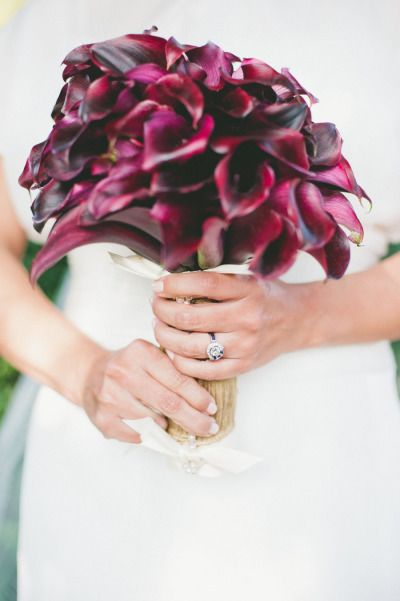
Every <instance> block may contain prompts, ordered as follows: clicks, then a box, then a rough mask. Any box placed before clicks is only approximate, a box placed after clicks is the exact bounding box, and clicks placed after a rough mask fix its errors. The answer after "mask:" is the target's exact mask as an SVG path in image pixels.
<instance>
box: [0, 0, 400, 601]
mask: <svg viewBox="0 0 400 601" xmlns="http://www.w3.org/2000/svg"><path fill="white" fill-rule="evenodd" d="M367 4H368V7H367ZM339 5H340V6H341V8H339ZM396 6H397V2H396V1H395V0H394V1H393V2H391V1H390V0H383V2H381V3H380V4H379V12H378V8H376V7H375V4H373V3H370V4H369V3H363V10H362V14H358V13H359V12H360V8H361V7H360V3H359V2H358V1H354V2H349V1H347V2H346V3H344V2H340V3H338V4H335V6H334V7H333V5H331V3H328V2H321V1H320V0H318V1H317V0H315V2H306V3H305V4H304V3H296V1H295V0H291V1H290V2H289V3H285V4H284V6H283V3H275V2H274V3H272V2H271V3H268V2H263V3H261V2H260V3H259V2H257V1H256V0H253V1H252V0H250V1H248V2H246V3H244V4H243V6H241V8H237V7H236V6H234V5H231V4H230V3H228V2H220V3H215V2H211V1H207V2H188V1H186V2H183V1H180V0H174V1H172V2H167V3H163V2H156V1H155V0H151V1H150V2H146V3H145V5H144V6H140V7H139V5H138V6H132V2H130V1H128V0H127V1H126V2H118V1H114V2H106V1H105V0H103V1H100V0H96V1H95V0H88V1H86V2H83V1H80V0H69V1H67V0H65V1H61V0H59V1H58V2H51V0H32V1H31V2H28V5H27V6H26V8H25V9H24V10H23V11H22V12H21V13H19V14H18V15H17V16H16V18H15V19H14V20H13V22H11V23H10V24H9V25H8V27H7V29H6V30H5V31H4V32H1V33H0V39H1V44H4V46H3V45H1V51H2V53H1V54H0V65H1V68H2V72H1V77H2V83H4V82H8V83H7V86H8V87H7V86H6V87H5V88H3V89H5V92H6V94H4V91H3V92H2V95H3V97H2V98H1V99H0V107H1V116H0V119H1V127H2V130H1V136H0V137H1V138H2V139H1V141H0V149H1V152H2V153H3V154H4V156H5V158H6V165H7V170H8V175H9V180H10V187H11V189H12V193H13V196H14V199H15V206H16V209H17V211H18V214H19V216H20V218H21V222H22V223H23V224H24V226H25V227H26V230H27V232H28V231H29V233H30V235H31V233H32V230H31V228H30V225H29V219H30V217H29V199H28V197H27V196H26V195H25V193H24V191H20V190H19V189H18V187H17V186H16V184H15V179H16V176H17V174H18V171H19V170H20V169H21V167H22V165H23V162H24V158H25V155H26V153H27V151H28V149H29V147H30V146H31V145H32V144H33V143H35V142H37V141H39V140H40V139H42V138H43V137H44V136H45V135H46V134H47V131H48V128H49V122H48V121H47V120H46V119H47V116H48V114H49V112H50V107H51V103H52V101H54V99H55V97H56V96H57V92H58V89H59V84H60V82H61V75H60V69H59V68H58V64H59V62H60V60H61V59H62V57H63V55H64V54H65V53H66V52H67V51H68V50H69V49H70V47H72V46H73V45H77V44H79V43H81V42H87V41H91V40H94V39H101V38H103V37H111V36H114V35H117V34H122V33H124V32H127V31H136V32H137V31H141V30H142V29H143V28H144V27H149V26H151V25H152V24H153V23H156V24H158V25H159V26H160V33H161V35H165V36H169V35H170V34H173V35H175V36H176V37H177V38H178V39H180V40H182V41H185V42H186V41H187V42H190V41H194V42H198V43H200V42H202V41H206V40H207V39H208V38H211V39H213V40H214V41H216V42H219V43H220V44H221V45H223V46H225V47H227V48H228V49H230V50H232V51H234V52H237V53H239V54H240V53H241V54H242V55H245V56H249V55H254V56H257V57H260V58H264V59H265V60H267V61H269V62H271V63H272V64H273V65H275V66H279V67H280V66H281V65H282V66H292V67H293V72H294V73H295V74H296V75H297V76H298V77H299V79H300V80H301V81H303V80H304V83H305V85H307V86H308V87H310V88H311V89H312V91H313V92H314V91H315V93H316V94H317V95H318V96H319V97H320V98H321V102H322V107H321V108H317V109H316V118H317V119H319V120H324V119H332V120H334V121H336V122H337V123H338V125H339V128H340V129H341V131H342V133H343V135H344V138H345V153H346V155H347V156H348V157H349V159H350V160H351V161H352V163H353V164H354V166H355V170H356V174H357V175H358V177H359V180H360V182H361V183H362V184H363V185H364V186H365V187H366V189H367V190H368V192H369V193H370V194H371V196H372V197H373V198H374V199H375V206H374V209H373V213H372V215H371V216H368V215H364V216H363V217H362V218H363V221H364V222H365V223H366V224H367V227H366V242H365V245H364V247H362V248H355V249H354V251H353V258H352V262H351V270H352V271H356V270H359V269H364V268H367V267H369V266H370V265H372V264H374V263H375V262H376V261H377V260H378V259H379V257H380V256H382V255H383V254H384V252H385V249H386V246H387V243H388V241H389V240H390V239H394V236H396V235H397V237H398V239H399V238H400V226H399V222H400V211H399V208H398V202H399V199H398V197H397V195H398V193H399V192H398V191H399V185H398V184H399V175H398V156H399V148H398V139H399V133H400V132H399V118H398V111H397V108H396V104H395V103H397V102H398V96H399V91H400V90H399V82H398V79H397V80H396V81H395V74H396V66H395V65H394V64H393V62H394V61H395V60H398V54H397V59H396V57H395V55H392V54H391V52H392V47H393V52H394V49H395V48H396V44H397V36H396V27H397V25H396V23H398V20H396V18H395V17H396V10H397V9H396ZM342 11H343V13H342ZM344 15H345V16H344ZM342 19H344V21H343V20H342ZM1 36H2V37H1ZM3 49H4V50H7V53H8V54H7V56H5V54H4V53H3ZM11 57H12V58H11ZM391 61H392V63H391ZM4 96H5V97H4ZM318 111H319V112H318ZM5 116H7V118H5ZM396 220H397V221H396ZM109 248H111V247H109V246H107V245H94V246H91V247H86V248H81V249H78V250H76V251H74V252H72V253H71V254H70V256H69V262H70V272H71V277H70V289H69V293H68V295H67V301H66V308H65V312H66V315H67V316H68V318H69V319H71V320H72V321H73V322H74V323H76V324H77V325H78V326H79V327H80V328H81V329H82V330H83V331H84V332H86V333H87V334H89V335H90V336H92V337H93V338H94V339H96V340H97V341H99V342H100V343H102V344H104V345H106V346H107V347H110V348H118V347H120V346H121V345H125V344H127V343H129V342H130V341H131V340H133V339H135V338H138V337H141V338H146V339H149V340H154V338H153V334H152V328H151V318H152V315H151V307H150V304H149V302H148V298H149V297H150V296H151V286H150V283H149V281H148V280H145V279H142V278H140V277H138V276H135V275H131V274H128V273H126V272H123V271H122V270H120V269H118V268H117V267H116V266H115V265H113V264H112V263H111V261H110V259H109V256H108V254H107V252H106V251H107V250H108V249H109ZM115 248H116V247H114V249H115ZM123 250H124V249H122V248H121V247H119V248H118V251H120V252H121V251H122V252H123ZM322 277H323V275H322V272H321V271H320V269H319V267H318V265H317V264H316V263H315V262H314V261H313V260H312V259H311V258H310V257H306V256H301V257H300V258H299V260H298V262H297V263H296V265H295V266H294V268H293V269H292V270H291V271H290V273H289V274H287V277H286V279H287V281H292V282H300V281H311V280H313V279H317V278H318V279H320V278H322ZM376 310H377V311H379V307H377V308H376ZM333 327H334V325H333ZM27 335H29V333H27ZM43 335H46V336H51V335H52V333H51V332H43ZM21 344H23V341H21ZM217 444H219V445H222V446H223V445H225V446H229V447H231V448H235V449H239V450H242V451H246V452H249V453H252V454H255V455H257V456H259V457H261V458H262V461H261V462H259V463H258V464H257V465H255V466H253V467H251V468H250V469H248V470H246V471H244V472H242V473H240V474H236V475H232V474H223V475H222V476H220V477H217V478H207V477H201V476H193V475H188V474H186V473H185V472H184V471H182V470H181V469H179V468H178V467H177V466H176V465H174V464H173V463H172V462H171V461H170V460H169V459H168V458H167V457H166V456H164V455H162V454H159V453H156V452H154V451H151V450H149V449H147V448H143V447H141V446H136V445H133V446H130V445H127V444H123V443H119V442H117V441H112V440H105V439H104V438H103V436H102V435H101V434H100V432H98V431H97V430H96V428H95V427H94V426H93V425H92V423H91V422H90V421H89V420H88V418H87V417H86V415H85V413H84V412H83V411H82V410H80V409H79V408H77V407H76V406H73V405H72V404H71V403H70V402H69V401H67V400H66V399H65V398H62V397H61V396H59V395H58V394H56V393H55V392H53V391H52V390H50V389H49V388H46V387H42V388H41V389H40V392H39V394H38V397H37V400H36V403H35V408H34V411H33V416H32V420H31V426H30V431H29V437H28V442H27V452H26V459H25V468H24V477H23V489H22V505H21V531H20V542H19V558H18V560H19V600H20V601H92V600H93V601H109V600H110V599H115V600H116V601H188V600H190V601H204V600H205V599H210V600H213V601H214V600H215V601H243V600H247V599H248V600H249V601H250V600H251V601H266V600H268V601H269V600H271V601H397V600H398V599H399V598H400V574H399V569H398V567H399V562H400V411H399V402H398V397H397V391H396V386H395V364H394V360H393V356H392V352H391V349H390V346H389V344H388V343H386V342H379V343H375V344H363V345H351V346H350V345H349V346H341V347H339V346H338V347H331V348H321V349H315V350H305V351H301V352H296V353H292V354H288V355H285V356H281V357H279V358H278V359H276V360H275V361H273V362H272V363H270V364H269V365H265V366H264V367H262V368H259V369H257V370H256V371H253V372H251V373H248V374H246V375H244V376H241V377H240V378H239V395H238V406H237V413H236V427H235V429H234V431H233V432H232V433H231V434H230V435H229V436H228V437H227V438H226V439H225V440H224V441H221V442H220V443H217Z"/></svg>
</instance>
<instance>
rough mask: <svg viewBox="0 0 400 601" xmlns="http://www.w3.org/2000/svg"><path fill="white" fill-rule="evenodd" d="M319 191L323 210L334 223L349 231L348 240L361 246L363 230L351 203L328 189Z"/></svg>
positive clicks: (338, 193) (341, 195)
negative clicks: (330, 216)
mask: <svg viewBox="0 0 400 601" xmlns="http://www.w3.org/2000/svg"><path fill="white" fill-rule="evenodd" d="M321 191H322V197H323V203H324V208H325V210H326V211H327V212H328V213H329V214H330V215H332V217H333V218H334V220H335V221H336V223H339V224H340V225H343V226H344V227H345V228H346V229H348V230H349V231H350V234H349V240H351V241H352V242H354V243H355V244H361V242H362V241H363V238H364V230H363V226H362V225H361V222H360V220H359V219H358V217H357V215H356V214H355V212H354V209H353V207H352V206H351V203H350V202H349V201H348V200H347V198H346V197H345V196H344V195H343V194H341V193H340V192H336V191H335V190H328V189H323V190H321Z"/></svg>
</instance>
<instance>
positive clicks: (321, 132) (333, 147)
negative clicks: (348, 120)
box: [309, 123, 342, 167]
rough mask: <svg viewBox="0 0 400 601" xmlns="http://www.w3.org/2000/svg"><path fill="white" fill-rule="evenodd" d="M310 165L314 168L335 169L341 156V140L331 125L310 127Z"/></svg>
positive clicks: (314, 124) (317, 124)
mask: <svg viewBox="0 0 400 601" xmlns="http://www.w3.org/2000/svg"><path fill="white" fill-rule="evenodd" d="M310 134H311V136H310V144H309V145H311V147H312V152H311V153H310V160H311V163H312V164H313V165H314V166H316V167H321V166H323V167H335V165H337V164H338V163H339V161H340V159H341V156H342V138H341V136H340V134H339V132H338V130H337V129H336V126H335V125H334V124H333V123H313V124H311V126H310Z"/></svg>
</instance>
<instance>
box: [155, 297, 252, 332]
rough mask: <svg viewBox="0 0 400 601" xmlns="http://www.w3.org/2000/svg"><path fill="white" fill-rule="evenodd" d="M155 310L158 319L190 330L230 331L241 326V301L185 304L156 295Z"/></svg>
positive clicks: (175, 326) (180, 328)
mask: <svg viewBox="0 0 400 601" xmlns="http://www.w3.org/2000/svg"><path fill="white" fill-rule="evenodd" d="M153 312H154V315H155V316H156V317H158V319H160V320H161V321H164V322H165V323H167V324H168V325H170V326H173V327H174V328H177V329H178V330H185V331H188V332H215V331H217V332H230V331H233V330H236V329H237V327H238V326H240V321H241V313H243V312H241V311H240V303H238V302H235V301H226V302H224V303H197V304H193V305H185V304H180V303H176V302H175V301H173V300H168V299H165V298H162V297H161V296H156V297H154V299H153Z"/></svg>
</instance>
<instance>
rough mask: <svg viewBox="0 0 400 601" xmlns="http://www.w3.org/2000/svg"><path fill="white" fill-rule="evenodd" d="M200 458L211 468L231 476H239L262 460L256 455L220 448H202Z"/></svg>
mask: <svg viewBox="0 0 400 601" xmlns="http://www.w3.org/2000/svg"><path fill="white" fill-rule="evenodd" d="M202 456H203V457H204V459H205V460H206V461H207V462H208V463H209V464H211V465H212V466H214V467H217V468H219V469H220V470H222V471H225V472H231V473H232V474H239V473H240V472H243V471H245V470H247V469H249V468H251V467H252V466H253V465H256V464H257V463H259V462H260V461H263V458H262V457H258V456H257V455H251V454H250V453H245V452H244V451H238V450H237V449H231V448H228V447H220V446H216V447H212V446H209V447H204V450H202Z"/></svg>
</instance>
